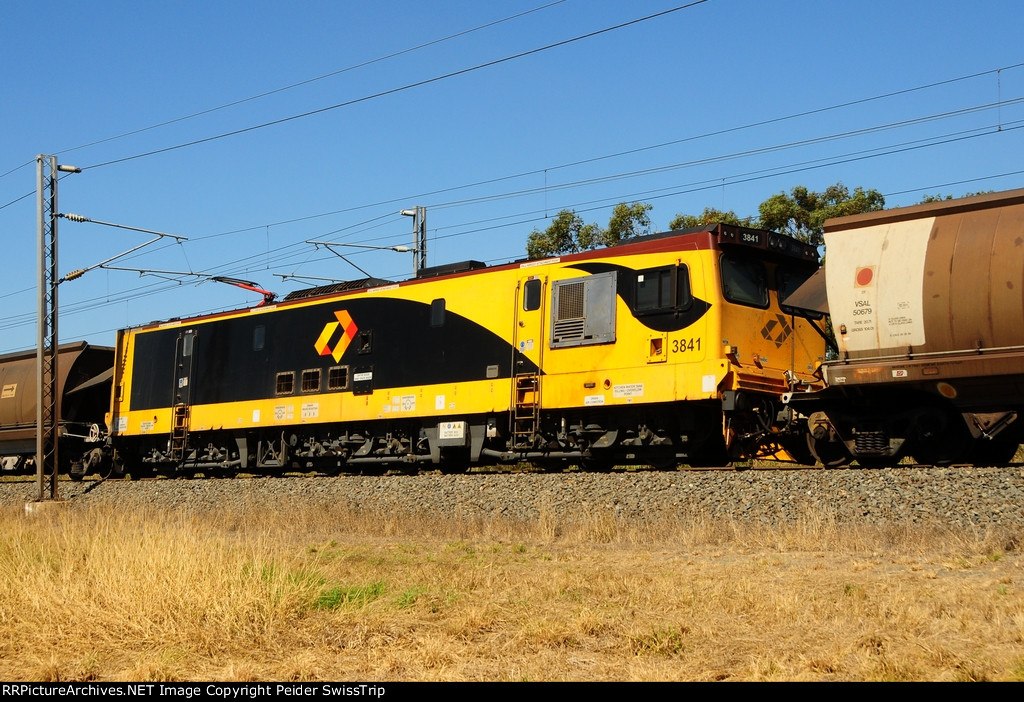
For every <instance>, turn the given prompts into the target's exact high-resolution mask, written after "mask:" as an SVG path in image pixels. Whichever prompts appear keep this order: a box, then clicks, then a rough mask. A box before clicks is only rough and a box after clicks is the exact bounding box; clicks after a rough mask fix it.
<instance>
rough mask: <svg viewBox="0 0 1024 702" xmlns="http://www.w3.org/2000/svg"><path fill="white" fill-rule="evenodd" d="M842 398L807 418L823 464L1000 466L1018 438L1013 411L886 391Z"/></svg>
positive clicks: (811, 441) (812, 442) (813, 446)
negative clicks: (978, 408)
mask: <svg viewBox="0 0 1024 702" xmlns="http://www.w3.org/2000/svg"><path fill="white" fill-rule="evenodd" d="M870 398H871V401H870V402H867V401H866V400H864V399H863V398H861V400H859V401H852V400H850V399H849V398H844V400H843V401H842V402H837V401H835V400H831V401H828V402H826V403H824V404H825V406H826V408H825V409H822V410H819V411H816V412H813V413H812V414H811V415H810V416H809V417H808V420H807V425H808V432H807V436H808V442H809V445H810V446H811V449H812V451H813V452H814V455H815V456H816V458H818V460H819V461H820V462H821V463H822V464H823V465H825V466H839V465H844V464H845V463H848V462H849V461H851V460H856V461H857V462H858V463H859V464H860V465H861V466H864V467H884V466H892V465H896V464H898V463H899V462H900V461H901V460H902V459H904V458H908V457H909V458H912V459H913V460H914V461H915V462H917V463H923V464H929V465H951V464H958V463H973V464H975V465H1001V464H1005V463H1008V462H1009V461H1010V460H1012V459H1013V457H1014V455H1015V453H1016V451H1017V448H1018V445H1019V444H1020V442H1021V438H1022V436H1021V429H1020V426H1019V425H1017V424H1015V421H1016V418H1017V412H1016V411H1006V410H1001V411H992V412H977V411H963V408H957V407H955V406H954V405H953V404H951V403H944V402H941V401H938V400H936V399H934V398H932V397H929V396H926V395H921V394H915V393H907V392H900V393H898V394H896V393H894V392H893V391H892V390H888V391H886V392H884V393H873V394H872V395H871V396H870Z"/></svg>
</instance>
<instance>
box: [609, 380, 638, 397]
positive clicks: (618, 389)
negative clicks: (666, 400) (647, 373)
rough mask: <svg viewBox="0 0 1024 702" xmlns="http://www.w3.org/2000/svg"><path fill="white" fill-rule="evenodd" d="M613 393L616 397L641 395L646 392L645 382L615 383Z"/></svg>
mask: <svg viewBox="0 0 1024 702" xmlns="http://www.w3.org/2000/svg"><path fill="white" fill-rule="evenodd" d="M612 394H613V395H614V396H615V397H640V396H641V395H643V394H644V384H643V383H628V384H625V385H613V386H612Z"/></svg>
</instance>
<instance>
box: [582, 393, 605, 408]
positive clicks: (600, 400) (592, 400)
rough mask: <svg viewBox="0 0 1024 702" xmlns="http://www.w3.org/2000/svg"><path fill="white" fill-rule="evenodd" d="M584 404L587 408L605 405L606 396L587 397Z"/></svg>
mask: <svg viewBox="0 0 1024 702" xmlns="http://www.w3.org/2000/svg"><path fill="white" fill-rule="evenodd" d="M583 404H584V405H586V406H587V407H593V406H594V405H603V404H604V395H587V396H586V397H584V398H583Z"/></svg>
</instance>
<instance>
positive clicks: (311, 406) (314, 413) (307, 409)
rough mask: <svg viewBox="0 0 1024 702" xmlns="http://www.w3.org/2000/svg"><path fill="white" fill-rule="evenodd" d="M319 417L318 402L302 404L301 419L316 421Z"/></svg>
mask: <svg viewBox="0 0 1024 702" xmlns="http://www.w3.org/2000/svg"><path fill="white" fill-rule="evenodd" d="M319 416H320V403H319V402H305V403H303V404H302V418H303V419H316V418H317V417H319Z"/></svg>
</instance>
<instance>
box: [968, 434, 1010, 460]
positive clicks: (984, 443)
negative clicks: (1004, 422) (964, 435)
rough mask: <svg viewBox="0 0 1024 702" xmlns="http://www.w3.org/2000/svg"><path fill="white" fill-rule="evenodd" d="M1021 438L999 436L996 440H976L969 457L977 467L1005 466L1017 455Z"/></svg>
mask: <svg viewBox="0 0 1024 702" xmlns="http://www.w3.org/2000/svg"><path fill="white" fill-rule="evenodd" d="M1018 438H1019V437H1017V436H1004V435H1003V434H1000V435H998V436H997V437H995V438H994V439H975V440H974V443H973V445H972V446H971V448H970V451H969V453H968V457H969V460H970V462H971V463H973V464H974V465H976V466H1003V465H1006V464H1007V463H1010V462H1011V461H1012V460H1013V457H1014V456H1015V455H1016V454H1017V449H1018V448H1019V447H1020V444H1018V443H1017V440H1018Z"/></svg>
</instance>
